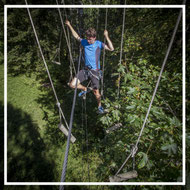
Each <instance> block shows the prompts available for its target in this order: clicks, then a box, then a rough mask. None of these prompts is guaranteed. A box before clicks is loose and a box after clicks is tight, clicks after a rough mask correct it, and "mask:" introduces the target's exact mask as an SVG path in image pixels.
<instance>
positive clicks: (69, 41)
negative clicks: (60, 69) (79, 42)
mask: <svg viewBox="0 0 190 190" xmlns="http://www.w3.org/2000/svg"><path fill="white" fill-rule="evenodd" d="M61 3H62V4H63V5H65V1H64V0H62V2H61ZM64 12H65V17H66V20H68V16H67V11H66V9H65V8H64ZM67 38H68V45H69V47H70V49H71V51H72V47H71V40H70V33H69V29H68V27H67ZM72 60H73V59H69V61H70V65H69V69H70V78H69V83H70V82H71V80H72V79H73V71H72V70H73V69H75V67H74V68H73V65H74V63H73V64H72Z"/></svg>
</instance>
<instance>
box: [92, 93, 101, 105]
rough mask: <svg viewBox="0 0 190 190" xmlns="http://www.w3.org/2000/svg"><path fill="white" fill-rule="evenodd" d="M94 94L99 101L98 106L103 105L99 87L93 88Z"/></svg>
mask: <svg viewBox="0 0 190 190" xmlns="http://www.w3.org/2000/svg"><path fill="white" fill-rule="evenodd" d="M93 92H94V95H95V97H96V100H97V103H98V107H100V106H101V95H100V91H99V89H93Z"/></svg>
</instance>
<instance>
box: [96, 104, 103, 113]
mask: <svg viewBox="0 0 190 190" xmlns="http://www.w3.org/2000/svg"><path fill="white" fill-rule="evenodd" d="M97 113H99V114H104V108H103V107H102V106H100V107H98V111H97Z"/></svg>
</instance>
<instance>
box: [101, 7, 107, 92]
mask: <svg viewBox="0 0 190 190" xmlns="http://www.w3.org/2000/svg"><path fill="white" fill-rule="evenodd" d="M107 22H108V8H106V18H105V30H107ZM105 43H106V39H105V37H104V44H105ZM105 52H106V51H105V48H104V50H103V64H102V80H101V96H104V63H105Z"/></svg>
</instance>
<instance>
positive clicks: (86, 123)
mask: <svg viewBox="0 0 190 190" xmlns="http://www.w3.org/2000/svg"><path fill="white" fill-rule="evenodd" d="M84 114H85V134H86V138H85V140H86V151H87V165H88V181H89V182H90V167H89V156H88V122H87V112H86V98H85V100H84Z"/></svg>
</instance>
